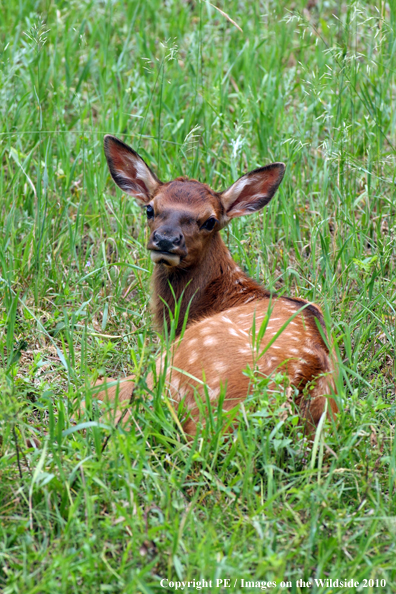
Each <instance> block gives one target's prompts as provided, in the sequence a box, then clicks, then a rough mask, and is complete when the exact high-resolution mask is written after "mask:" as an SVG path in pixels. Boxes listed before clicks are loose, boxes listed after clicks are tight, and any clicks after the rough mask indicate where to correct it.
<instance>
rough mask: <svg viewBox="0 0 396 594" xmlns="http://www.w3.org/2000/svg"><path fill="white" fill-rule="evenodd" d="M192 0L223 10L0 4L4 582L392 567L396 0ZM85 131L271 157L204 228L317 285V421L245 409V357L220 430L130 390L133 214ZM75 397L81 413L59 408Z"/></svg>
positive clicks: (275, 275) (195, 164)
mask: <svg viewBox="0 0 396 594" xmlns="http://www.w3.org/2000/svg"><path fill="white" fill-rule="evenodd" d="M213 4H216V6H217V7H218V8H220V9H222V10H223V11H225V12H226V13H227V14H228V15H229V17H230V18H231V19H233V20H234V21H235V22H236V23H237V24H238V25H239V27H240V28H241V29H242V32H241V31H239V30H238V28H237V27H235V26H234V25H233V23H232V22H230V21H229V20H228V19H227V18H226V17H225V16H223V15H222V14H221V13H220V12H219V11H218V10H216V8H214V7H213V6H212V5H211V4H210V3H209V2H206V1H202V2H199V1H191V2H176V1H172V0H169V1H166V2H160V1H159V0H144V1H140V2H138V1H136V0H130V1H128V2H126V1H123V2H122V1H118V0H114V1H99V0H83V1H79V2H77V1H71V2H67V3H66V2H62V1H60V0H58V1H55V0H41V1H40V0H36V1H33V0H24V1H23V2H21V1H20V2H17V1H16V0H9V2H6V3H4V4H3V5H2V9H1V10H2V20H1V22H0V52H1V54H0V55H1V58H0V62H1V69H0V151H1V170H0V229H1V233H0V358H1V370H0V398H1V403H0V427H1V429H0V430H1V444H0V589H1V590H2V591H3V592H4V593H5V594H14V593H20V592H23V593H24V594H25V593H26V594H27V593H32V594H33V592H35V593H40V594H41V593H47V592H48V593H51V594H53V593H54V592H64V593H69V592H78V593H79V594H82V593H84V592H87V593H88V592H89V593H90V592H131V593H134V592H144V593H149V592H162V591H174V588H173V589H172V587H170V586H166V587H164V588H161V586H160V580H161V579H166V580H173V581H180V580H184V581H186V580H187V581H188V580H190V581H192V580H194V579H195V580H196V581H198V580H202V579H205V580H212V581H213V580H216V579H225V578H230V579H231V585H232V588H229V589H228V588H223V591H224V592H227V591H233V592H245V591H249V590H250V591H259V588H258V587H252V588H244V587H242V586H241V582H240V580H241V579H242V578H243V579H244V580H247V581H248V580H254V581H276V582H277V586H276V587H275V588H272V591H273V592H285V591H289V592H293V593H297V592H298V593H300V592H305V591H308V590H307V589H304V588H302V587H300V586H298V585H297V580H299V579H303V580H305V581H306V580H308V579H310V578H322V579H324V578H332V579H333V580H335V579H337V578H338V579H346V578H348V579H350V578H354V579H355V580H357V581H359V582H360V584H361V585H360V586H359V587H358V588H356V589H355V590H356V591H361V592H367V593H369V592H377V591H380V592H384V593H385V592H386V593H388V592H389V593H391V592H394V591H395V587H396V586H395V583H396V561H395V559H396V484H395V483H396V445H395V416H396V404H395V382H394V377H395V319H396V318H395V299H394V295H395V248H396V239H395V238H396V222H395V147H396V122H395V118H396V113H395V109H394V107H395V88H396V86H395V85H396V78H395V68H396V60H395V51H396V49H395V48H396V29H395V27H396V5H395V3H394V1H393V0H392V1H391V2H389V3H385V2H382V1H381V2H379V3H378V4H377V5H375V6H374V5H373V4H372V3H369V2H348V3H342V2H340V1H333V0H327V1H321V0H319V1H318V2H309V3H308V4H307V3H304V2H302V1H300V0H297V1H296V2H293V3H288V2H271V1H254V2H239V1H237V0H229V1H228V2H224V1H223V0H219V1H218V2H213ZM105 133H113V134H116V135H118V136H119V137H122V138H123V139H125V140H126V141H127V142H128V143H130V144H131V145H132V146H133V147H134V148H135V149H136V150H138V151H139V152H140V154H141V155H142V156H143V157H144V158H145V159H146V160H147V161H148V162H149V163H150V164H151V165H152V166H153V168H154V169H156V170H157V171H158V173H159V176H160V178H161V179H163V180H169V179H171V178H174V177H176V176H179V175H182V174H184V175H188V176H190V177H196V178H199V179H200V180H201V181H204V182H206V183H209V184H210V185H212V186H213V187H214V188H216V189H219V188H225V187H227V186H229V185H230V184H231V183H232V181H234V180H235V179H236V178H237V177H238V176H239V175H241V174H242V173H243V172H245V171H248V170H250V169H254V168H255V167H257V166H260V165H264V164H266V163H269V162H271V161H276V160H282V161H285V162H286V163H287V171H286V176H285V179H284V181H283V184H282V186H281V188H280V191H279V193H278V194H277V196H276V198H275V199H274V200H273V202H272V203H271V204H270V206H269V207H268V208H267V209H266V210H265V211H264V212H263V213H261V214H258V215H255V216H251V217H250V218H243V219H240V220H237V221H235V222H233V223H232V225H231V226H230V227H229V228H228V229H227V230H226V231H225V232H224V238H225V240H226V242H227V245H228V246H229V248H230V250H231V252H232V254H233V256H234V258H235V259H236V260H237V261H238V262H239V263H240V264H241V265H242V266H243V267H244V268H245V269H246V270H247V271H248V273H249V274H250V275H252V276H253V277H254V278H257V279H259V280H260V281H262V282H263V283H265V285H266V286H268V287H270V288H273V289H276V290H278V291H280V292H285V293H288V294H293V295H299V296H302V297H303V298H305V299H309V300H313V301H316V302H318V303H319V304H320V305H321V306H322V308H323V309H324V312H325V316H326V320H327V322H328V325H329V327H331V328H332V335H333V340H334V344H335V347H336V350H337V354H338V357H339V365H340V378H339V387H340V398H341V401H342V405H343V410H342V412H341V414H340V417H339V418H340V421H339V426H338V429H337V430H335V429H334V428H331V427H330V426H327V425H326V426H325V428H324V430H323V432H322V434H321V435H320V436H319V435H318V436H317V440H316V441H315V443H314V444H310V443H308V442H304V441H303V440H301V435H300V428H299V426H298V425H297V424H296V422H297V417H296V414H295V411H290V412H289V415H288V417H287V418H285V417H286V416H287V415H285V414H283V413H284V412H285V410H287V408H285V407H286V406H287V400H286V399H285V397H284V395H282V392H281V390H280V393H279V398H278V404H277V405H276V406H275V407H273V408H269V407H268V404H267V399H266V397H265V390H266V386H265V382H264V384H263V382H260V380H258V379H257V378H255V376H254V373H253V372H251V373H252V382H253V383H255V389H254V391H253V394H252V397H251V398H250V399H249V401H247V402H246V404H245V406H244V408H243V410H242V411H241V413H240V423H239V425H238V429H236V430H235V433H234V434H233V437H232V438H231V439H228V440H224V438H223V437H222V436H221V424H220V422H219V421H216V418H215V415H214V416H213V417H211V418H210V419H209V422H208V424H207V427H206V428H205V429H204V430H203V432H202V434H200V435H198V436H197V438H196V439H195V440H194V441H193V443H191V444H187V443H186V441H185V439H184V437H183V435H182V434H181V433H180V431H179V428H178V425H177V423H176V422H175V420H174V418H173V416H172V413H171V410H170V408H169V407H168V406H167V404H166V400H162V399H161V390H160V384H159V387H158V388H157V390H156V391H155V393H154V394H153V395H152V401H151V403H150V402H148V401H147V399H146V396H145V395H146V391H145V383H144V380H145V376H146V373H147V371H148V369H149V368H150V367H151V365H152V362H153V360H154V358H155V356H156V354H157V353H158V352H159V350H160V349H161V346H160V340H159V338H158V336H157V335H156V334H155V333H154V332H153V330H152V326H151V318H150V310H149V307H148V302H149V292H150V289H149V279H150V274H151V271H152V263H151V261H150V259H149V258H148V256H147V253H146V250H145V243H146V240H147V231H146V229H145V224H144V217H143V216H142V214H141V212H140V210H139V208H138V207H137V205H136V204H135V203H134V202H133V200H132V199H130V198H129V197H127V196H125V195H123V194H121V192H120V191H118V190H116V189H115V187H114V185H113V183H112V182H111V181H110V179H109V174H108V170H107V167H106V164H105V159H104V156H103V151H102V138H103V135H104V134H105ZM131 373H135V374H136V375H137V376H138V377H139V378H140V379H139V382H138V389H137V392H136V397H135V400H134V402H133V404H132V408H133V421H131V423H130V424H129V425H128V426H127V428H126V429H125V430H123V429H120V428H115V427H114V423H113V424H111V423H110V427H109V425H108V424H106V423H104V422H102V421H100V419H99V418H98V414H97V411H96V410H95V407H93V406H92V405H91V404H90V397H91V391H90V386H91V385H92V383H93V382H94V381H95V380H96V379H97V377H98V376H101V375H105V374H111V375H112V376H113V377H114V376H115V377H118V378H122V377H124V376H125V375H128V374H131ZM278 379H279V382H280V384H281V379H282V378H281V377H279V378H278ZM82 399H86V401H87V405H88V408H89V410H90V414H89V415H87V416H86V417H85V418H82V419H81V423H82V424H83V425H81V424H80V426H79V428H77V430H76V427H75V425H73V422H72V415H73V411H75V409H76V407H77V406H78V403H79V402H80V401H81V400H82ZM84 423H85V424H84ZM82 427H83V428H82ZM107 437H109V439H108V442H107V445H106V447H105V449H104V450H103V443H104V440H105V439H106V438H107ZM34 443H36V446H34ZM102 450H103V451H102ZM364 579H367V580H369V579H374V580H377V579H378V580H385V581H386V586H383V587H381V586H378V587H374V586H373V587H370V586H369V585H368V587H367V588H365V587H363V580H364ZM235 580H237V581H236V582H235ZM282 580H284V581H289V582H291V583H292V585H291V586H290V587H285V588H283V589H282V588H281V586H280V583H281V581H282ZM213 583H214V582H213ZM210 590H215V587H214V586H213V588H209V589H206V591H210ZM221 590H222V589H221V588H219V589H218V591H221ZM184 591H190V592H193V591H195V590H194V588H193V587H192V586H190V587H186V589H185V590H184ZM310 591H311V592H314V593H325V592H328V593H330V592H335V591H336V592H347V591H348V592H350V591H351V589H347V588H343V587H340V588H331V587H328V586H326V585H323V586H320V585H318V586H316V585H314V586H313V587H312V588H310Z"/></svg>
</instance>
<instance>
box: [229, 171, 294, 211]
mask: <svg viewBox="0 0 396 594" xmlns="http://www.w3.org/2000/svg"><path fill="white" fill-rule="evenodd" d="M284 173H285V164H284V163H272V164H271V165H267V166H266V167H260V169H255V170H254V171H250V173H247V174H246V175H243V176H242V177H240V178H239V179H238V180H237V181H236V182H235V183H233V184H232V186H231V187H230V188H228V190H225V191H224V192H222V193H221V194H220V199H221V201H222V204H223V206H224V210H225V221H224V222H225V223H226V222H227V221H229V220H230V219H233V218H235V217H241V216H243V215H246V214H251V213H252V212H256V211H257V210H260V209H261V208H263V207H264V206H265V205H266V204H268V202H269V201H270V200H271V198H272V197H273V196H274V194H275V192H276V190H277V189H278V187H279V185H280V183H281V181H282V178H283V175H284Z"/></svg>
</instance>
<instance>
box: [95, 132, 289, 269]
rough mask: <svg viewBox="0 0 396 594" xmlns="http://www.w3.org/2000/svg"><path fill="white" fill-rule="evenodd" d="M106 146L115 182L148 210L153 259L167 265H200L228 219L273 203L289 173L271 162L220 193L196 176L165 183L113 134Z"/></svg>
mask: <svg viewBox="0 0 396 594" xmlns="http://www.w3.org/2000/svg"><path fill="white" fill-rule="evenodd" d="M104 149H105V154H106V158H107V163H108V165H109V169H110V173H111V176H112V178H113V179H114V181H115V183H116V184H117V185H118V186H119V187H120V188H121V190H123V191H124V192H126V193H127V194H130V195H131V196H134V197H135V198H136V200H137V201H138V202H139V203H140V204H141V205H142V206H143V207H144V208H145V209H146V214H147V222H148V225H149V227H150V231H151V234H150V239H149V242H148V244H147V248H148V249H149V250H150V253H151V259H152V260H153V261H154V262H155V263H157V264H164V265H165V266H168V267H182V268H188V267H191V266H194V265H196V264H197V263H198V262H199V260H200V259H201V258H202V255H203V253H204V252H205V250H206V249H207V248H208V246H209V245H210V243H211V241H212V239H213V237H214V235H215V234H216V233H218V231H219V230H220V229H221V228H222V227H224V225H226V224H227V223H228V221H230V220H231V219H233V218H234V217H240V216H242V215H245V214H251V213H252V212H256V211H257V210H260V209H261V208H263V207H264V206H265V205H266V204H268V202H269V201H270V200H271V198H272V197H273V196H274V194H275V192H276V190H277V189H278V186H279V184H280V183H281V181H282V178H283V174H284V172H285V165H284V164H283V163H272V164H271V165H267V166H266V167H260V168H259V169H255V170H254V171H251V172H250V173H247V174H246V175H243V176H242V177H241V178H239V179H238V180H237V181H236V182H235V183H234V184H233V185H232V186H231V187H230V188H228V190H225V191H224V192H215V191H214V190H212V189H211V188H210V187H209V186H207V185H206V184H202V183H200V182H198V181H196V180H189V179H185V178H177V179H175V180H173V181H170V182H167V183H163V182H161V181H160V180H159V179H158V177H157V176H156V175H155V173H154V172H153V171H152V170H151V169H150V167H149V166H148V165H147V164H146V163H145V162H144V161H143V159H142V158H141V157H140V156H139V155H138V154H137V153H136V152H135V151H134V150H133V149H131V148H130V147H129V146H128V145H126V144H124V143H123V142H122V141H121V140H118V139H117V138H115V137H114V136H110V135H106V136H105V139H104Z"/></svg>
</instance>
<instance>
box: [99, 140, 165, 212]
mask: <svg viewBox="0 0 396 594" xmlns="http://www.w3.org/2000/svg"><path fill="white" fill-rule="evenodd" d="M104 152H105V155H106V159H107V164H108V166H109V169H110V173H111V177H112V178H113V180H114V181H115V183H116V184H117V186H118V187H119V188H121V190H122V191H123V192H125V193H126V194H129V195H130V196H134V197H135V198H136V200H137V201H138V202H140V204H146V203H147V202H150V200H151V198H152V197H153V195H154V193H155V191H156V190H157V189H158V187H159V186H160V185H161V182H160V180H159V179H158V177H157V176H156V175H155V173H154V172H153V171H152V170H151V169H150V167H149V166H148V165H146V163H145V162H144V161H143V159H142V158H141V157H139V155H138V154H137V153H136V152H135V151H134V150H133V149H131V147H130V146H128V145H127V144H125V143H124V142H122V141H121V140H118V138H116V137H115V136H111V135H110V134H106V136H105V137H104Z"/></svg>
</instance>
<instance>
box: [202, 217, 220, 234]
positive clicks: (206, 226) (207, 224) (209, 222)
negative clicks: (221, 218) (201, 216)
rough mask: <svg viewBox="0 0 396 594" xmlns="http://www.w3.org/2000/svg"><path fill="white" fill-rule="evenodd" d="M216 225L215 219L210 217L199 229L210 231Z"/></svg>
mask: <svg viewBox="0 0 396 594" xmlns="http://www.w3.org/2000/svg"><path fill="white" fill-rule="evenodd" d="M216 223H217V219H215V218H214V217H210V218H209V219H208V220H207V221H205V222H204V224H203V225H202V227H201V229H206V231H212V229H213V228H214V226H215V225H216Z"/></svg>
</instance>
